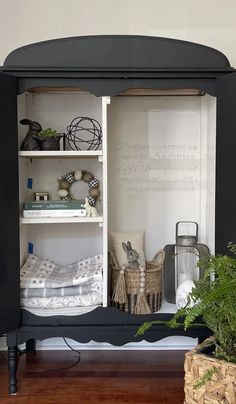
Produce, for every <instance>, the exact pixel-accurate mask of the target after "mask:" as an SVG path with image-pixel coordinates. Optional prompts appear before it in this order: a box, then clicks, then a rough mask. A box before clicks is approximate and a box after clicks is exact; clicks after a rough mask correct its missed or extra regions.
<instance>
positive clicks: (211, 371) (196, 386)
mask: <svg viewBox="0 0 236 404" xmlns="http://www.w3.org/2000/svg"><path fill="white" fill-rule="evenodd" d="M217 372H218V370H217V369H216V368H215V367H213V368H212V369H209V370H207V371H206V373H204V375H203V376H202V377H200V379H198V381H197V383H195V384H194V385H193V388H194V389H200V388H201V387H203V386H205V384H206V383H207V382H209V381H210V380H211V379H212V376H213V375H214V374H216V373H217Z"/></svg>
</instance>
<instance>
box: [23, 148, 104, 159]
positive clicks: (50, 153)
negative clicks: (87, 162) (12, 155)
mask: <svg viewBox="0 0 236 404" xmlns="http://www.w3.org/2000/svg"><path fill="white" fill-rule="evenodd" d="M101 156H102V150H78V151H74V150H45V151H41V150H39V151H37V150H36V151H19V157H27V158H53V157H55V158H73V157H74V158H80V157H85V158H89V157H101Z"/></svg>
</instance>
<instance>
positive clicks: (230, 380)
mask: <svg viewBox="0 0 236 404" xmlns="http://www.w3.org/2000/svg"><path fill="white" fill-rule="evenodd" d="M209 341H210V342H211V340H210V339H207V340H206V341H204V342H203V343H202V344H201V345H199V346H197V347H196V348H195V349H193V350H191V351H190V352H188V353H187V354H186V355H185V363H184V369H185V387H184V390H185V404H222V403H225V404H226V403H227V404H233V403H234V404H235V403H236V364H235V363H231V362H226V361H224V360H220V359H216V358H214V357H212V356H209V355H205V354H203V353H201V350H202V349H203V348H204V347H205V346H206V344H209ZM207 371H210V372H211V371H212V372H213V375H212V376H211V379H210V380H209V381H206V383H205V384H204V385H203V386H202V387H200V388H196V387H195V388H194V385H195V384H196V383H197V382H198V381H199V380H201V378H202V377H203V376H204V375H206V373H207Z"/></svg>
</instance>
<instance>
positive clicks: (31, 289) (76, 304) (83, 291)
mask: <svg viewBox="0 0 236 404" xmlns="http://www.w3.org/2000/svg"><path fill="white" fill-rule="evenodd" d="M20 280H21V307H22V308H26V309H27V310H29V311H31V312H35V311H36V313H35V314H37V310H41V311H42V309H43V310H44V309H45V310H46V311H49V310H50V312H51V311H52V312H53V315H57V310H58V314H66V315H69V314H70V310H71V309H72V308H80V307H82V308H85V307H91V309H92V308H94V307H96V306H98V305H101V304H102V255H96V256H94V257H91V258H85V259H83V260H81V261H77V262H74V263H72V264H70V265H66V266H63V265H58V264H55V263H54V262H51V261H49V260H42V259H41V258H39V257H37V256H35V255H33V254H30V255H29V257H28V258H27V260H26V262H25V264H24V265H23V267H22V268H21V271H20ZM88 311H89V310H88ZM73 312H74V310H73Z"/></svg>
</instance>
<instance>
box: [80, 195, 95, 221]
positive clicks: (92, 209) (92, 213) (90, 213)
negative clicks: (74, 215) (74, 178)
mask: <svg viewBox="0 0 236 404" xmlns="http://www.w3.org/2000/svg"><path fill="white" fill-rule="evenodd" d="M83 207H84V208H85V209H86V216H88V217H90V216H91V217H96V216H97V215H98V213H97V209H96V208H95V207H94V206H91V205H90V203H89V201H88V198H85V204H84V205H83Z"/></svg>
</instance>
